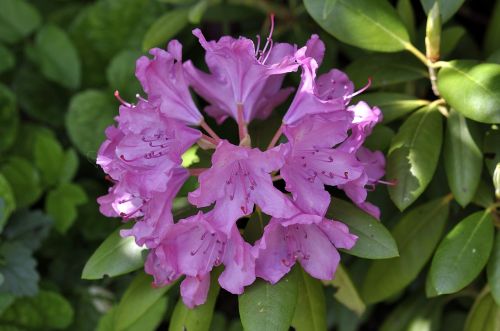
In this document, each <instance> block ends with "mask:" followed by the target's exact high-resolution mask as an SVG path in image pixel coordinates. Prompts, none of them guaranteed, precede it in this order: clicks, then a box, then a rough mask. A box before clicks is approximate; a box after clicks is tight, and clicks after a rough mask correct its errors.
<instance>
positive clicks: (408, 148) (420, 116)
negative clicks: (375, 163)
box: [386, 107, 442, 210]
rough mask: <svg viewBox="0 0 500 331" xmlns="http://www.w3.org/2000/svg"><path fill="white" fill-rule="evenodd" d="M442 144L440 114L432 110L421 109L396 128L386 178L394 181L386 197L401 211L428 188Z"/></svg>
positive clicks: (388, 158) (427, 108)
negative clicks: (396, 131)
mask: <svg viewBox="0 0 500 331" xmlns="http://www.w3.org/2000/svg"><path fill="white" fill-rule="evenodd" d="M431 137H432V139H430V138H431ZM441 142H442V124H441V114H440V113H439V112H438V111H437V110H436V109H435V108H429V107H425V108H423V109H420V110H419V111H417V112H416V113H414V114H412V115H411V116H410V117H409V118H408V119H407V120H406V121H405V122H404V123H403V125H402V126H401V127H400V128H399V131H398V133H397V134H396V136H395V137H394V139H393V140H392V144H391V148H390V149H389V154H388V157H387V173H386V177H387V178H390V179H395V180H396V181H397V184H396V185H394V186H391V187H389V195H390V197H391V199H392V201H393V202H394V203H395V204H396V206H397V207H398V208H399V209H400V210H404V209H406V207H408V206H409V205H411V204H412V203H413V202H414V201H415V200H416V199H417V198H418V197H419V196H420V195H421V194H422V193H423V192H424V190H425V188H426V187H427V185H429V183H430V181H431V179H432V177H433V175H434V172H435V170H436V167H437V163H438V160H439V154H440V152H441Z"/></svg>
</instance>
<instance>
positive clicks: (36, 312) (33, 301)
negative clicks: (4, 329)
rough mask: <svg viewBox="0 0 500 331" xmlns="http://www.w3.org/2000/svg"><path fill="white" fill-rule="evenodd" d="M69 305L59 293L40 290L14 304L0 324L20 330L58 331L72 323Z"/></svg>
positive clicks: (4, 314)
mask: <svg viewBox="0 0 500 331" xmlns="http://www.w3.org/2000/svg"><path fill="white" fill-rule="evenodd" d="M73 316H74V311H73V308H72V307H71V304H70V303H69V302H68V301H67V300H66V299H65V298H64V297H63V296H62V295H60V294H59V293H57V292H51V291H44V290H41V291H40V292H39V293H38V295H37V296H35V297H32V298H29V297H28V298H21V299H18V300H16V301H15V302H14V304H13V305H11V306H10V307H9V308H8V309H7V310H6V311H5V312H4V313H3V314H2V317H1V318H0V324H3V325H10V326H12V327H19V328H21V329H22V330H26V329H28V330H53V329H56V330H60V329H65V328H67V327H68V326H69V325H70V324H71V322H72V321H73Z"/></svg>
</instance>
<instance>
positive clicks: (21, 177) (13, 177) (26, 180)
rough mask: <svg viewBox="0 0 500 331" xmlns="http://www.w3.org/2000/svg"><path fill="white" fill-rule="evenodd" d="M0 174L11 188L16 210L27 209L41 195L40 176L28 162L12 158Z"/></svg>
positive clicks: (0, 169)
mask: <svg viewBox="0 0 500 331" xmlns="http://www.w3.org/2000/svg"><path fill="white" fill-rule="evenodd" d="M0 172H1V173H2V174H3V175H4V177H5V179H7V181H8V182H9V184H10V187H11V188H12V192H13V193H14V199H15V201H16V206H17V208H23V207H28V206H29V205H31V204H32V203H34V202H36V201H37V200H38V199H39V198H40V196H41V195H42V189H41V183H40V174H39V173H38V171H37V169H36V168H35V167H34V166H33V165H32V164H31V163H30V162H29V161H28V160H26V159H24V158H20V157H17V156H13V157H11V158H9V160H8V161H7V163H5V164H4V165H3V166H2V168H0Z"/></svg>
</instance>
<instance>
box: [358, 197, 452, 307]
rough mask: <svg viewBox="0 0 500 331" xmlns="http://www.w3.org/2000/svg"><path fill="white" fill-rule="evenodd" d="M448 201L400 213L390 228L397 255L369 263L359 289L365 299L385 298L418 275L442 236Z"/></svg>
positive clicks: (370, 301)
mask: <svg viewBox="0 0 500 331" xmlns="http://www.w3.org/2000/svg"><path fill="white" fill-rule="evenodd" d="M450 200H451V197H445V198H442V199H437V200H433V201H430V202H428V203H426V204H424V205H421V206H419V207H417V208H415V209H413V210H411V211H410V212H409V213H407V214H406V215H405V216H403V218H402V219H401V220H400V221H399V223H398V224H397V225H396V227H395V228H394V230H393V231H392V233H393V236H394V238H395V239H396V242H397V243H398V247H399V257H397V258H393V259H388V260H381V261H373V262H372V265H371V266H370V269H368V273H367V275H366V278H365V281H364V283H363V289H362V296H363V298H364V299H365V301H366V302H369V303H373V302H378V301H382V300H384V299H387V298H389V297H391V296H392V295H394V294H396V293H397V292H399V291H400V290H402V289H404V288H405V287H406V286H407V285H408V284H410V283H411V282H412V281H413V280H414V279H415V278H416V277H417V276H418V274H419V273H420V271H421V270H422V269H423V267H424V266H425V264H426V263H427V261H428V260H429V259H430V258H431V256H432V253H433V252H434V249H435V247H436V245H437V244H438V242H439V239H440V238H441V234H442V232H443V230H444V226H445V224H446V220H447V219H448V203H449V202H450Z"/></svg>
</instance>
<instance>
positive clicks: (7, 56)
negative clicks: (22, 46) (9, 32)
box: [0, 44, 16, 74]
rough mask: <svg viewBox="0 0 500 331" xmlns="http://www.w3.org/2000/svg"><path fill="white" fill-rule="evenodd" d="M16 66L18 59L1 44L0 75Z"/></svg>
mask: <svg viewBox="0 0 500 331" xmlns="http://www.w3.org/2000/svg"><path fill="white" fill-rule="evenodd" d="M15 64H16V58H15V57H14V55H13V54H12V52H11V51H9V49H8V48H6V47H5V46H3V45H2V44H0V74H1V73H3V72H5V71H8V70H10V69H12V68H13V67H14V65H15Z"/></svg>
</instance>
